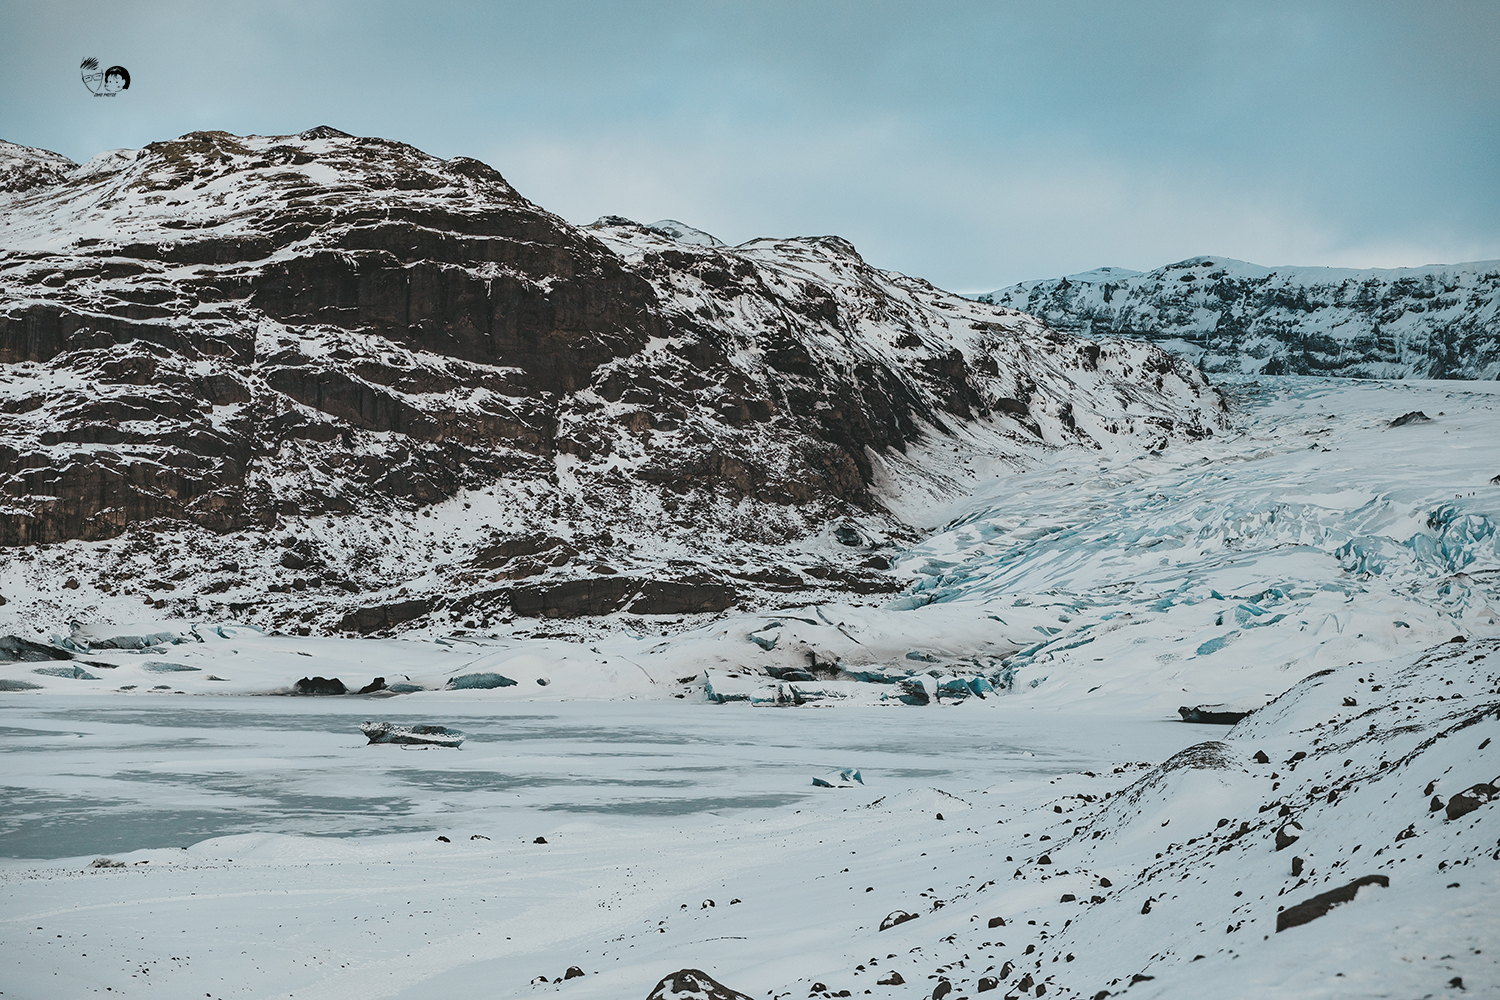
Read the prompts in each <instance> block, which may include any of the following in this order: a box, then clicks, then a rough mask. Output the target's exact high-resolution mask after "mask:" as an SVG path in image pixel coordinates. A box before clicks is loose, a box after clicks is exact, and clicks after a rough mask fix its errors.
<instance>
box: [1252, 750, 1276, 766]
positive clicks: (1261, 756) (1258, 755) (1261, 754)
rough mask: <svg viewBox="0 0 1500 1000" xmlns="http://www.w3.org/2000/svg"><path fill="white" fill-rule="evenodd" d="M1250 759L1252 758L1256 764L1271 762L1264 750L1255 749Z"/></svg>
mask: <svg viewBox="0 0 1500 1000" xmlns="http://www.w3.org/2000/svg"><path fill="white" fill-rule="evenodd" d="M1251 759H1252V760H1254V761H1255V763H1257V764H1269V763H1271V758H1270V757H1267V756H1266V752H1265V751H1264V750H1257V751H1255V756H1254V757H1253V758H1251Z"/></svg>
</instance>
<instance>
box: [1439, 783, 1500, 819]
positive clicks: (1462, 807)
mask: <svg viewBox="0 0 1500 1000" xmlns="http://www.w3.org/2000/svg"><path fill="white" fill-rule="evenodd" d="M1496 796H1500V788H1496V787H1495V786H1494V785H1493V784H1490V783H1489V782H1486V781H1481V782H1479V783H1478V784H1477V785H1473V786H1471V787H1469V788H1466V789H1464V790H1463V791H1461V792H1459V793H1458V794H1457V795H1455V796H1453V797H1452V798H1451V799H1449V800H1448V809H1447V816H1448V818H1449V819H1450V820H1455V819H1458V818H1459V817H1461V816H1467V815H1468V814H1469V813H1471V812H1473V811H1474V810H1475V809H1478V808H1479V807H1480V806H1482V805H1484V804H1485V803H1486V802H1489V801H1490V800H1491V799H1493V798H1495V797H1496Z"/></svg>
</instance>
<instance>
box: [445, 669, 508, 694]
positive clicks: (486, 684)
mask: <svg viewBox="0 0 1500 1000" xmlns="http://www.w3.org/2000/svg"><path fill="white" fill-rule="evenodd" d="M515 686H516V682H515V681H513V680H511V679H510V678H509V677H506V676H504V675H502V674H495V673H485V672H481V673H477V674H459V675H458V676H457V677H450V678H448V684H447V688H448V690H450V691H468V690H471V689H478V690H484V691H487V690H490V689H491V688H508V687H515Z"/></svg>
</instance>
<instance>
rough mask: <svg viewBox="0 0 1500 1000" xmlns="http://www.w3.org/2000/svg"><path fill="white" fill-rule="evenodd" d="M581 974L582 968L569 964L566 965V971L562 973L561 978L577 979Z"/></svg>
mask: <svg viewBox="0 0 1500 1000" xmlns="http://www.w3.org/2000/svg"><path fill="white" fill-rule="evenodd" d="M581 975H583V970H582V969H580V968H579V967H578V966H576V965H570V966H568V971H567V972H564V973H563V979H564V981H566V980H569V979H577V978H578V977H579V976H581Z"/></svg>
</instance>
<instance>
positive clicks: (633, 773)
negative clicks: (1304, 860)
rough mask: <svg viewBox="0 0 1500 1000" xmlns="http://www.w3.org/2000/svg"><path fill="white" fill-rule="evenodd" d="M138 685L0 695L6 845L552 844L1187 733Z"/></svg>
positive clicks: (16, 853)
mask: <svg viewBox="0 0 1500 1000" xmlns="http://www.w3.org/2000/svg"><path fill="white" fill-rule="evenodd" d="M424 705H425V706H426V707H424V708H423V709H422V710H421V711H420V712H417V713H413V712H412V711H411V710H410V709H409V708H408V709H406V710H403V707H402V706H401V705H400V704H399V703H395V702H391V701H366V700H363V699H361V700H359V701H353V700H345V699H318V698H286V697H279V698H278V697H266V698H233V699H230V698H224V699H206V698H184V697H181V696H175V697H174V696H151V695H143V696H139V697H135V698H130V699H128V700H126V699H121V698H119V697H111V696H99V697H97V698H93V697H88V698H78V699H68V701H67V702H66V703H62V704H59V703H55V702H54V703H51V704H49V703H46V702H40V701H33V702H15V703H12V704H8V705H5V706H4V707H3V708H0V760H3V761H4V778H3V779H0V786H3V787H0V852H3V856H5V857H8V858H58V857H72V856H79V855H86V854H109V853H111V852H115V853H118V852H125V851H133V850H138V849H142V848H161V847H184V846H187V845H189V844H192V843H194V842H197V841H201V840H204V839H207V838H211V837H220V836H226V835H230V834H242V833H286V834H305V835H314V836H331V837H364V836H374V835H382V834H400V833H408V834H409V833H412V832H417V831H428V830H431V831H437V832H441V833H446V834H450V835H455V836H462V837H464V838H467V837H469V836H471V835H472V834H475V833H478V834H483V835H486V836H492V837H500V836H512V835H515V836H520V835H524V834H533V833H534V834H535V835H542V834H544V833H545V832H546V830H547V829H549V828H551V827H554V826H556V825H557V824H559V823H563V822H566V821H567V820H568V819H569V818H589V819H592V820H595V821H599V822H606V823H610V824H635V825H640V824H649V823H650V822H651V821H652V820H653V819H658V818H661V817H668V816H671V817H684V818H686V817H691V816H693V815H697V814H704V815H712V816H723V815H725V814H728V813H733V812H735V811H745V810H766V809H774V808H777V807H783V806H795V804H797V803H800V802H802V801H803V800H806V799H818V798H820V797H824V798H826V797H827V795H828V792H827V791H826V790H823V789H818V788H815V787H813V785H812V777H813V776H814V775H822V774H825V773H827V772H829V771H830V770H833V769H836V768H842V767H856V768H858V769H859V770H860V771H861V772H862V776H863V778H864V780H865V783H866V785H867V786H868V788H869V791H870V796H869V797H874V796H875V795H878V794H881V792H882V791H891V790H899V789H905V788H909V787H914V786H937V787H940V788H944V789H951V790H954V791H963V790H967V789H973V788H982V787H986V786H989V785H993V784H995V783H996V782H999V781H1003V780H1005V779H1006V778H1008V777H1009V778H1013V777H1019V776H1022V775H1025V776H1028V777H1035V776H1038V775H1044V774H1052V773H1065V772H1070V771H1076V770H1079V769H1080V768H1082V767H1085V766H1089V765H1091V764H1092V763H1094V762H1097V761H1099V760H1101V759H1111V758H1115V757H1118V758H1120V759H1133V758H1138V759H1143V760H1144V759H1158V758H1159V757H1161V756H1164V755H1166V754H1170V753H1171V752H1172V751H1174V750H1176V749H1178V748H1180V746H1182V745H1184V744H1185V743H1186V742H1191V740H1192V737H1193V733H1190V732H1188V731H1187V730H1186V729H1185V728H1184V727H1183V726H1182V725H1181V724H1177V723H1172V722H1169V721H1162V722H1122V723H1118V724H1116V725H1114V726H1111V727H1110V728H1111V733H1110V737H1109V738H1108V739H1107V740H1105V741H1103V742H1102V743H1101V742H1100V741H1099V740H1098V739H1097V733H1098V730H1097V726H1098V724H1099V723H1098V720H1097V719H1092V720H1083V721H1069V720H1068V719H1067V718H1065V717H1062V716H1059V715H1057V714H1054V713H1045V715H1040V716H1039V715H1037V714H1036V713H1032V712H1026V711H1015V710H1014V709H1013V708H1012V710H1010V711H1007V710H1004V709H1003V708H996V707H992V706H990V705H986V704H969V705H961V706H945V707H941V708H932V709H899V708H851V707H844V708H841V709H839V710H836V711H831V710H830V711H821V710H803V711H797V710H768V709H751V708H748V707H745V706H713V705H702V704H683V703H680V702H667V703H663V702H654V703H645V704H632V703H618V702H616V703H602V702H587V703H584V702H579V703H560V704H559V703H553V704H514V705H506V706H504V707H503V708H498V709H497V707H496V706H494V705H483V704H475V703H474V702H473V701H465V700H462V699H460V698H459V697H457V696H455V697H453V698H452V700H451V701H448V702H446V703H444V702H443V701H435V700H429V701H426V702H424ZM367 718H378V719H383V720H389V721H393V722H402V723H418V722H435V723H439V724H446V725H450V726H453V727H456V728H459V729H461V730H463V731H464V732H466V733H468V734H469V738H468V740H467V741H466V742H465V743H464V745H463V747H462V748H461V749H458V750H452V749H445V748H432V749H418V748H401V747H397V746H366V745H365V737H364V736H363V735H362V734H361V733H360V731H359V728H358V726H359V723H360V722H361V721H363V720H364V719H367Z"/></svg>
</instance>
